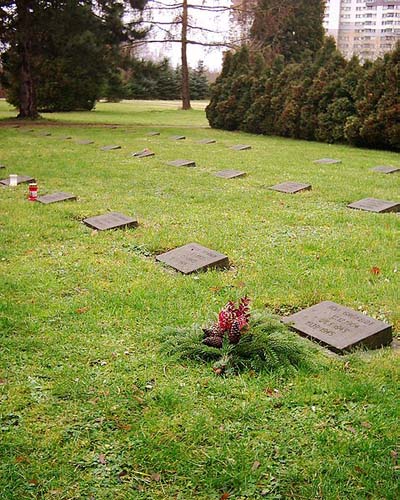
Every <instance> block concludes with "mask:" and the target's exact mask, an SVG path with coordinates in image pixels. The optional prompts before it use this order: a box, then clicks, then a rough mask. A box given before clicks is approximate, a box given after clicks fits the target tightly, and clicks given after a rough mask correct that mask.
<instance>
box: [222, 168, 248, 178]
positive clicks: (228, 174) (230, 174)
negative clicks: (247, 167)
mask: <svg viewBox="0 0 400 500" xmlns="http://www.w3.org/2000/svg"><path fill="white" fill-rule="evenodd" d="M214 175H215V176H216V177H222V178H223V179H234V178H235V177H244V176H245V175H246V172H241V171H240V170H221V171H220V172H217V173H216V174H214Z"/></svg>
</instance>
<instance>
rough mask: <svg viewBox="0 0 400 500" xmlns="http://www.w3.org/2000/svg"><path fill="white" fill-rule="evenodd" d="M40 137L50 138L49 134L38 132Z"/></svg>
mask: <svg viewBox="0 0 400 500" xmlns="http://www.w3.org/2000/svg"><path fill="white" fill-rule="evenodd" d="M38 135H39V136H40V137H50V136H51V133H50V132H39V134H38Z"/></svg>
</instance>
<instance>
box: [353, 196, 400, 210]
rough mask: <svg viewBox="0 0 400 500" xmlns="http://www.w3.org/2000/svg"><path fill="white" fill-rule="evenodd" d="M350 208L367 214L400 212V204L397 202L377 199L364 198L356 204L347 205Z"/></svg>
mask: <svg viewBox="0 0 400 500" xmlns="http://www.w3.org/2000/svg"><path fill="white" fill-rule="evenodd" d="M347 206H348V208H355V209H357V210H365V211H367V212H377V213H386V212H400V203H396V202H395V201H386V200H379V199H377V198H364V199H362V200H359V201H355V202H354V203H350V204H349V205H347Z"/></svg>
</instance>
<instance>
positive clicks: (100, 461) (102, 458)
mask: <svg viewBox="0 0 400 500" xmlns="http://www.w3.org/2000/svg"><path fill="white" fill-rule="evenodd" d="M99 463H100V464H101V465H106V463H107V460H106V456H105V455H104V453H100V455H99Z"/></svg>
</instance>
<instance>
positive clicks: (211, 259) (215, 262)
mask: <svg viewBox="0 0 400 500" xmlns="http://www.w3.org/2000/svg"><path fill="white" fill-rule="evenodd" d="M156 260H158V261H159V262H163V263H164V264H167V265H168V266H171V267H173V268H174V269H175V270H177V271H179V272H181V273H183V274H190V273H194V272H197V271H205V270H206V269H211V268H213V269H216V268H218V269H225V268H228V267H229V259H228V257H227V256H226V255H223V254H222V253H219V252H215V251H214V250H210V249H209V248H206V247H203V246H201V245H199V244H197V243H189V244H188V245H184V246H182V247H179V248H175V249H174V250H170V251H169V252H166V253H163V254H161V255H158V256H157V257H156Z"/></svg>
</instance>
